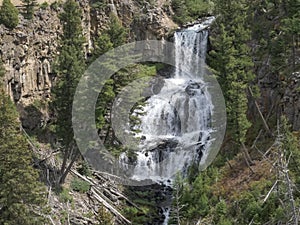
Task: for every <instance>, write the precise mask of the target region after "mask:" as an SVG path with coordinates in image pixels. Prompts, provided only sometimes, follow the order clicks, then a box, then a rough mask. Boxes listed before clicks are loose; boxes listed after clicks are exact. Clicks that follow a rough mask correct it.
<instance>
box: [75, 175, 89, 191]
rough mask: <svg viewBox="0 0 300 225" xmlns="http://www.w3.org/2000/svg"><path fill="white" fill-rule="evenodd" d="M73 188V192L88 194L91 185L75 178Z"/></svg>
mask: <svg viewBox="0 0 300 225" xmlns="http://www.w3.org/2000/svg"><path fill="white" fill-rule="evenodd" d="M71 188H72V190H73V191H78V192H80V193H86V192H88V191H89V190H90V184H89V183H88V182H86V181H84V180H81V179H77V178H75V179H73V180H72V181H71Z"/></svg>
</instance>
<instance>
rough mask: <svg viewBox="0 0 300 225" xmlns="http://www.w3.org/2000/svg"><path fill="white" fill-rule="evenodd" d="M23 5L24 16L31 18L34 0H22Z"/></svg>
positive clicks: (35, 2)
mask: <svg viewBox="0 0 300 225" xmlns="http://www.w3.org/2000/svg"><path fill="white" fill-rule="evenodd" d="M22 2H23V4H24V5H25V18H26V19H29V20H30V19H32V18H33V14H34V7H35V6H36V5H37V1H36V0H22Z"/></svg>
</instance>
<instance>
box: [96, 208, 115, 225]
mask: <svg viewBox="0 0 300 225" xmlns="http://www.w3.org/2000/svg"><path fill="white" fill-rule="evenodd" d="M97 220H98V221H99V224H98V225H113V216H112V215H111V213H109V212H108V211H107V210H106V209H105V208H104V206H100V207H99V210H98V214H97Z"/></svg>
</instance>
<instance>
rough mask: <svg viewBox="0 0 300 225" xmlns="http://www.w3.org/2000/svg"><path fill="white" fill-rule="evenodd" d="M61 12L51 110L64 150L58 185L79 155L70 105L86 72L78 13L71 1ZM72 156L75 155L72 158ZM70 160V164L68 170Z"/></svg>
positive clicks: (78, 9) (79, 15)
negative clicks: (52, 109) (59, 43)
mask: <svg viewBox="0 0 300 225" xmlns="http://www.w3.org/2000/svg"><path fill="white" fill-rule="evenodd" d="M63 9H64V12H62V13H61V14H60V19H61V22H62V24H63V35H62V41H61V49H60V55H59V57H58V60H57V68H56V73H57V76H58V83H57V85H56V88H55V89H54V95H55V100H54V108H55V110H56V113H57V130H56V132H57V135H58V137H60V143H61V145H62V147H63V163H62V167H61V178H60V181H59V182H60V183H63V182H64V180H65V178H66V175H67V174H68V172H69V170H70V169H71V166H72V165H73V163H74V162H75V159H76V158H77V156H78V154H79V152H78V150H77V147H76V144H75V142H74V133H73V129H72V102H73V96H74V93H75V90H76V87H77V84H78V81H79V79H80V77H81V76H82V74H83V73H84V70H85V58H84V51H83V43H84V37H83V34H82V27H81V10H80V8H79V5H78V4H77V3H76V2H75V1H74V0H67V1H66V2H65V3H64V7H63ZM72 152H75V154H73V155H72V154H71V153H72ZM72 156H73V158H72ZM70 157H71V158H72V159H71V163H70V164H69V165H68V166H67V161H68V159H69V158H70Z"/></svg>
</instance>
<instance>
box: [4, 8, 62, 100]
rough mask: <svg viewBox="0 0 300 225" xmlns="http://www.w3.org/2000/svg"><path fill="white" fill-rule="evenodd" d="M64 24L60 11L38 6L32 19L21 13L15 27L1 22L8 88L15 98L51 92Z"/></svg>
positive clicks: (45, 95) (31, 96) (34, 96)
mask: <svg viewBox="0 0 300 225" xmlns="http://www.w3.org/2000/svg"><path fill="white" fill-rule="evenodd" d="M60 34H61V25H60V22H59V19H58V13H57V12H56V11H53V10H42V9H39V10H38V11H37V12H36V14H35V17H34V19H33V20H31V21H28V20H24V19H23V18H22V17H20V24H19V25H18V26H17V27H16V28H15V29H13V30H9V29H7V28H5V27H4V26H3V25H1V26H0V43H1V44H0V51H1V58H2V60H3V62H4V66H5V69H6V71H7V72H6V74H5V84H6V89H7V92H8V93H9V94H10V96H11V97H12V98H13V99H14V101H15V102H22V103H24V104H26V103H29V102H30V101H31V100H32V99H34V98H37V97H38V96H44V97H47V96H49V94H50V88H51V86H52V81H53V76H52V68H51V64H52V63H53V60H54V57H55V55H57V47H58V40H59V36H60Z"/></svg>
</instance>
